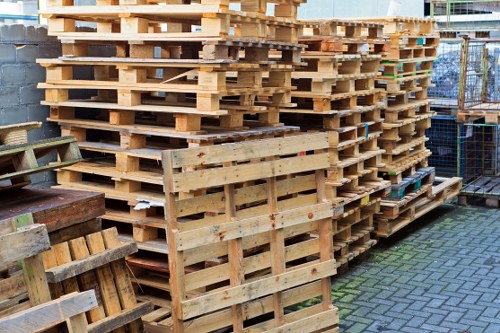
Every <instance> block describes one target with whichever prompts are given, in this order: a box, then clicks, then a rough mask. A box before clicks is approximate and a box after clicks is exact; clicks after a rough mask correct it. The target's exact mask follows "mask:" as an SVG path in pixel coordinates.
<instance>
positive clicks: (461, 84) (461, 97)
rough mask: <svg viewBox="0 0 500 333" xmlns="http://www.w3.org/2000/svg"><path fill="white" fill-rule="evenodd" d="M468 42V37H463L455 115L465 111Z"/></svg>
mask: <svg viewBox="0 0 500 333" xmlns="http://www.w3.org/2000/svg"><path fill="white" fill-rule="evenodd" d="M469 41H470V39H469V37H468V36H464V37H463V42H462V52H461V53H460V77H459V80H458V109H457V113H461V112H463V111H464V109H465V91H466V85H467V62H468V59H469ZM455 116H456V115H455Z"/></svg>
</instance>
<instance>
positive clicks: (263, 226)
mask: <svg viewBox="0 0 500 333" xmlns="http://www.w3.org/2000/svg"><path fill="white" fill-rule="evenodd" d="M331 210H332V205H331V203H330V202H327V203H321V204H317V205H310V206H305V207H300V208H296V209H291V210H288V211H283V212H278V213H275V214H271V215H269V214H267V215H264V216H256V217H253V218H247V219H244V220H241V221H238V220H236V221H234V222H233V223H225V224H219V225H214V226H209V227H206V228H199V229H194V230H190V231H184V232H180V233H176V235H175V239H176V240H177V242H178V244H179V245H178V250H188V249H192V248H195V247H199V246H203V245H206V244H211V243H218V242H220V241H223V240H224V241H228V240H232V239H236V238H241V237H246V236H251V235H255V234H259V233H263V232H266V231H272V230H277V229H283V228H288V227H291V226H294V225H300V224H303V223H307V222H311V221H317V220H322V219H325V218H328V217H331Z"/></svg>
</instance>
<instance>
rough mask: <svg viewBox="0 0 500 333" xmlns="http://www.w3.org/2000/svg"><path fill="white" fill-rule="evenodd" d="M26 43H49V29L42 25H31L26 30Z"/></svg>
mask: <svg viewBox="0 0 500 333" xmlns="http://www.w3.org/2000/svg"><path fill="white" fill-rule="evenodd" d="M24 39H25V40H26V42H36V43H45V42H47V41H48V36H47V28H46V27H44V26H40V25H30V26H27V27H26V29H25V37H24Z"/></svg>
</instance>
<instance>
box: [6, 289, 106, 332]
mask: <svg viewBox="0 0 500 333" xmlns="http://www.w3.org/2000/svg"><path fill="white" fill-rule="evenodd" d="M95 306H97V300H96V297H95V294H94V292H93V291H85V292H82V293H74V294H70V295H67V296H64V297H61V298H59V299H57V300H54V301H50V302H47V303H45V304H41V305H37V306H35V307H33V308H31V309H27V310H25V311H23V312H19V313H16V314H13V315H11V316H8V317H5V318H2V319H0V332H9V333H30V332H34V331H38V330H40V329H43V328H46V327H50V326H53V325H54V324H57V323H59V322H61V321H64V320H66V319H68V318H70V317H73V316H76V315H78V314H81V313H82V312H85V311H89V310H90V309H92V308H94V307H95Z"/></svg>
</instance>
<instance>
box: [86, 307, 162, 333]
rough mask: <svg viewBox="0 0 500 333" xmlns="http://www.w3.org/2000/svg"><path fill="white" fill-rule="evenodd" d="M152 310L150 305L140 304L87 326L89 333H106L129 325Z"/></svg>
mask: <svg viewBox="0 0 500 333" xmlns="http://www.w3.org/2000/svg"><path fill="white" fill-rule="evenodd" d="M152 310H153V308H152V305H151V303H149V302H148V303H140V304H137V305H136V306H135V307H133V308H130V309H125V310H122V311H121V312H120V313H118V314H116V315H113V316H110V317H107V318H104V319H102V320H100V321H97V322H94V323H92V324H90V325H89V328H88V332H89V333H108V332H111V331H113V330H115V329H117V328H119V327H122V326H123V324H124V323H129V322H133V321H135V320H137V319H138V318H141V317H142V316H144V315H145V314H147V313H149V312H151V311H152Z"/></svg>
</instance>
